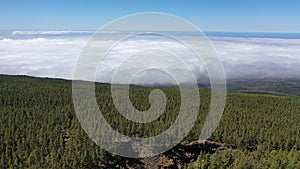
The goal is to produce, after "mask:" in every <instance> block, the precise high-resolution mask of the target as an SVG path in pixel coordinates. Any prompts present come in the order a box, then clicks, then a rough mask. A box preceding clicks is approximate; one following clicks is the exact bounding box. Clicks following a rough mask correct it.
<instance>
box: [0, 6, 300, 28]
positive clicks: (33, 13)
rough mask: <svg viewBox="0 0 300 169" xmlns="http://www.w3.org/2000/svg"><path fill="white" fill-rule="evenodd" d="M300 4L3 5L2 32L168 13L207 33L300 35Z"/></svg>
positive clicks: (89, 25)
mask: <svg viewBox="0 0 300 169" xmlns="http://www.w3.org/2000/svg"><path fill="white" fill-rule="evenodd" d="M299 9H300V1H299V0H251V1H250V0H248V1H242V0H226V1H217V0H205V1H201V0H193V1H182V0H172V1H171V0H138V1H134V0H120V1H116V0H112V1H86V0H77V1H76V0H72V1H67V0H66V1H61V0H51V1H42V0H39V1H37V0H26V1H21V0H19V1H17V0H10V1H2V2H1V5H0V30H96V29H99V28H100V27H101V26H103V25H104V24H106V23H108V22H110V21H112V20H114V19H117V18H119V17H122V16H125V15H129V14H133V13H138V12H164V13H170V14H173V15H177V16H179V17H182V18H185V19H187V20H189V21H190V22H192V23H193V24H195V25H197V26H198V27H199V28H200V29H201V30H204V31H225V32H228V31H230V32H300V22H299V21H300V10H299Z"/></svg>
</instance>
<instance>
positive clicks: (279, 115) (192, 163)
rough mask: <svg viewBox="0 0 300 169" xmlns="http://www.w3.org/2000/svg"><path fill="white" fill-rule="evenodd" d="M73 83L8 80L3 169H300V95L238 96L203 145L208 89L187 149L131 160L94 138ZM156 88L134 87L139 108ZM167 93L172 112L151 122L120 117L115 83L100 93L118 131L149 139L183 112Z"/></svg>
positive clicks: (2, 110) (2, 99) (0, 103)
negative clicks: (77, 106)
mask: <svg viewBox="0 0 300 169" xmlns="http://www.w3.org/2000/svg"><path fill="white" fill-rule="evenodd" d="M71 85H72V82H71V81H67V80H62V79H49V78H32V77H26V76H7V75H0V122H1V123H0V136H1V139H0V149H1V150H2V151H1V154H0V168H155V167H161V168H180V167H181V168H183V167H189V168H199V167H200V168H280V167H281V168H300V130H299V129H300V123H299V121H300V97H298V96H278V95H271V94H248V93H238V92H230V93H228V96H227V102H226V107H225V112H224V114H223V116H222V119H221V122H220V124H219V126H218V128H217V130H216V131H215V132H214V134H213V136H212V137H211V138H210V139H209V141H206V142H202V143H198V142H195V140H197V139H198V136H199V134H200V131H201V127H202V125H203V119H204V118H205V117H206V115H207V112H208V108H209V102H210V100H209V98H210V91H209V90H208V89H200V93H201V99H202V100H201V107H200V110H199V115H198V119H197V123H196V124H195V126H194V127H193V129H192V130H191V132H190V133H189V135H188V136H187V137H186V138H185V140H183V142H182V143H181V144H179V145H178V146H176V147H174V148H173V149H172V150H170V151H168V152H165V153H164V154H162V155H159V156H156V157H152V158H146V159H128V158H123V157H119V156H116V155H111V154H109V153H108V152H106V151H105V150H103V149H101V148H100V147H99V146H97V145H96V144H95V143H94V142H92V141H91V140H90V139H89V138H88V136H87V135H86V134H85V132H84V131H83V129H82V128H81V126H80V123H79V122H78V120H77V118H76V114H75V112H74V109H73V102H72V97H71V96H72V95H71V94H72V86H71ZM152 89H153V88H142V87H137V86H132V87H131V88H130V98H131V101H132V103H133V105H134V106H135V107H137V108H138V109H139V110H147V109H148V108H149V106H150V104H149V102H148V94H149V93H150V91H151V90H152ZM162 90H163V91H164V92H165V93H166V95H167V98H168V103H167V109H166V111H165V112H164V114H163V115H162V116H161V117H160V118H158V119H157V120H155V121H153V122H151V123H146V124H139V123H135V122H131V121H129V120H127V119H125V118H124V117H122V116H121V115H120V114H118V112H117V110H116V109H115V108H114V107H113V102H112V99H111V97H110V86H109V85H108V84H97V85H96V96H97V101H98V103H99V105H100V108H101V110H102V111H103V112H104V116H105V118H106V120H107V121H108V122H109V123H110V124H111V125H112V127H113V128H115V129H117V130H118V131H119V132H121V133H123V134H126V135H129V136H139V137H149V136H153V135H157V134H159V133H161V132H163V131H165V130H166V129H167V128H168V127H170V125H171V124H172V123H173V122H174V120H175V119H176V116H177V115H178V104H179V103H180V93H179V91H178V89H177V88H162ZM191 147H192V148H191ZM191 150H193V151H191ZM194 150H196V151H194Z"/></svg>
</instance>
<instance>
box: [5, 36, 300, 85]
mask: <svg viewBox="0 0 300 169" xmlns="http://www.w3.org/2000/svg"><path fill="white" fill-rule="evenodd" d="M64 33H65V34H68V33H74V32H72V31H65V32H63V31H62V32H61V31H56V32H51V31H50V32H49V31H48V32H42V31H37V32H21V31H18V32H14V33H13V35H25V34H43V35H47V34H64ZM79 33H85V32H79ZM86 33H87V32H86ZM210 40H211V41H212V43H213V44H214V45H215V48H216V49H217V52H218V54H219V56H220V59H221V61H222V63H223V66H224V69H225V73H226V76H227V78H263V77H273V78H286V77H295V78H300V75H299V74H300V39H272V38H238V37H211V38H210ZM86 42H87V38H86V37H80V36H77V37H72V38H66V37H65V38H59V37H56V38H48V37H42V38H36V37H35V38H31V39H30V38H29V39H24V38H23V39H13V38H11V39H10V38H5V39H2V40H0V73H2V74H25V75H32V76H42V77H60V78H68V79H70V78H72V73H73V69H74V65H75V63H76V60H77V57H78V56H79V55H80V52H81V50H82V48H83V47H84V45H85V43H86ZM101 43H105V41H104V42H101ZM145 44H147V45H146V46H145ZM149 46H151V47H152V48H157V49H160V48H169V49H171V50H172V51H173V52H174V53H176V55H180V56H181V57H180V58H181V59H183V60H185V62H186V63H187V64H188V65H189V66H190V69H191V70H192V71H193V72H194V73H195V74H196V75H197V76H199V77H205V76H206V73H205V70H204V69H203V65H202V64H201V62H198V61H197V59H195V57H193V56H192V55H191V54H188V52H187V50H186V49H184V48H183V47H182V46H180V45H178V44H176V43H174V42H172V41H169V40H165V39H157V38H153V39H150V40H149V39H148V40H145V39H143V38H140V39H135V40H129V41H127V42H126V43H123V44H120V45H118V46H116V48H114V49H113V50H112V51H111V53H110V54H109V55H108V56H107V57H106V59H105V61H104V62H103V64H102V67H101V69H99V72H98V73H99V76H98V78H99V79H100V80H102V81H108V80H109V79H110V76H111V75H112V74H113V72H114V70H116V68H117V67H118V64H119V63H120V62H121V61H122V59H124V57H125V56H128V55H130V54H133V53H135V52H137V51H138V50H137V49H139V50H141V49H146V48H147V47H149ZM140 54H141V53H140ZM151 54H152V55H153V54H157V53H149V55H144V56H143V57H140V59H135V60H134V61H133V62H132V63H126V62H125V63H126V64H127V67H123V71H124V72H126V71H125V69H126V68H127V69H128V70H129V69H132V68H134V67H136V66H139V67H143V66H147V64H146V63H148V62H149V61H150V60H151V59H155V60H154V61H153V62H151V63H152V64H154V63H155V62H157V63H160V65H161V66H162V65H164V66H166V67H168V68H170V69H172V70H173V71H174V72H180V70H181V69H183V68H182V67H176V64H174V62H172V59H171V58H167V59H163V61H164V63H163V64H161V62H162V60H160V59H158V58H154V57H151ZM161 55H162V56H163V55H164V54H162V53H161ZM147 59H148V60H147ZM168 59H169V60H168ZM153 72H154V71H153V70H152V71H149V72H148V73H147V72H143V73H142V74H140V75H139V76H137V78H140V79H141V81H146V82H150V81H151V80H152V81H153V83H156V82H165V83H167V82H166V81H164V80H165V79H168V78H166V77H167V76H166V75H158V76H155V73H153ZM124 75H125V74H124ZM145 79H146V80H145ZM135 81H138V80H137V79H135Z"/></svg>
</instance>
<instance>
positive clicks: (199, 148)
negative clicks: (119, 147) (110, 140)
mask: <svg viewBox="0 0 300 169" xmlns="http://www.w3.org/2000/svg"><path fill="white" fill-rule="evenodd" d="M225 148H226V147H224V145H223V144H221V143H218V142H214V141H208V140H205V141H193V142H189V143H184V142H183V143H180V144H178V145H177V146H175V147H174V148H172V149H171V150H169V151H167V152H165V153H163V154H160V155H157V156H154V157H148V158H142V159H133V158H124V157H120V156H117V155H111V156H110V159H109V161H110V162H109V164H103V165H102V167H103V168H120V169H125V168H128V169H144V168H147V169H159V168H161V169H169V168H170V169H171V168H172V169H176V168H178V169H180V168H184V167H185V166H186V165H187V164H188V163H190V162H191V161H193V160H196V159H197V157H198V155H199V154H200V152H204V153H215V152H219V151H222V150H224V149H225Z"/></svg>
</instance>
